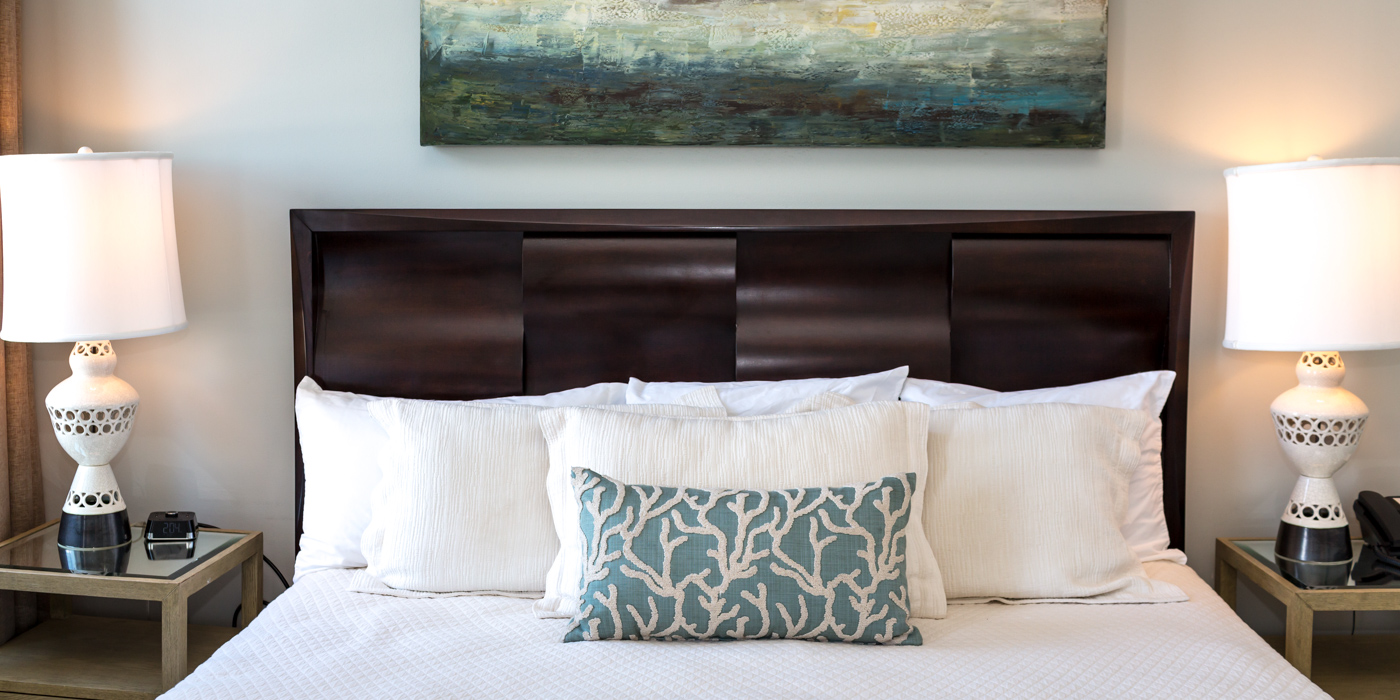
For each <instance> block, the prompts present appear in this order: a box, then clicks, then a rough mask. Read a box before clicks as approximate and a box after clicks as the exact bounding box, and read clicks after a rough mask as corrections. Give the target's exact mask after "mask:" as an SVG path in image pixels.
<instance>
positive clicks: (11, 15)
mask: <svg viewBox="0 0 1400 700" xmlns="http://www.w3.org/2000/svg"><path fill="white" fill-rule="evenodd" d="M19 19H20V0H0V155H7V154H11V153H19V152H20V148H21V146H20V92H19ZM0 235H4V234H3V232H0ZM0 342H2V341H0ZM3 345H4V353H3V355H0V362H4V371H3V372H0V382H3V385H0V388H3V390H4V394H5V404H4V416H3V417H4V420H0V431H3V435H4V440H3V444H4V450H3V451H0V540H6V539H9V538H10V537H13V536H14V535H17V534H19V533H21V532H24V531H25V530H28V529H30V528H33V527H35V526H36V525H39V524H40V523H42V522H43V520H44V494H43V478H42V476H41V474H40V472H39V445H38V442H39V440H38V420H37V416H36V415H35V411H34V372H33V370H32V368H31V367H30V356H29V346H28V345H25V344H23V343H3ZM26 563H28V562H26ZM38 621H39V605H38V602H37V600H36V598H35V596H34V594H32V593H12V592H9V591H4V592H0V642H3V641H5V640H7V639H9V638H10V637H12V636H14V635H15V634H17V633H19V632H23V631H24V630H26V629H29V628H30V627H33V626H34V625H35V624H37V623H38Z"/></svg>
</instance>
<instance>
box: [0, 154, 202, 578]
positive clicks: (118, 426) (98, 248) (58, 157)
mask: <svg viewBox="0 0 1400 700" xmlns="http://www.w3.org/2000/svg"><path fill="white" fill-rule="evenodd" d="M171 160H172V159H171V155H170V154H169V153H93V152H92V149H89V148H84V149H82V150H80V151H79V152H78V153H75V154H45V155H14V156H3V157H0V241H3V247H4V251H3V252H4V301H3V311H0V313H2V314H3V315H0V338H3V339H4V340H7V341H11V342H22V343H54V342H72V343H76V344H75V345H74V346H73V352H72V353H71V354H70V355H69V356H68V365H69V366H70V367H72V369H73V376H71V377H69V378H67V379H65V380H63V381H62V382H60V383H59V384H58V386H55V387H54V388H53V391H50V392H49V394H48V397H47V398H45V399H44V405H45V406H46V407H47V409H48V414H49V418H50V419H51V420H52V422H53V428H54V434H55V435H57V436H58V442H59V444H61V445H62V446H63V449H64V450H65V451H67V452H68V454H69V456H71V457H72V458H73V459H74V460H76V461H77V462H78V471H77V473H76V474H75V475H74V476H73V485H72V487H71V488H70V490H69V491H68V495H67V497H65V498H64V500H63V515H62V519H61V520H60V522H59V535H58V542H59V552H60V555H61V556H62V557H63V559H64V563H65V566H67V567H68V568H69V569H70V570H74V571H82V572H85V573H117V571H119V570H121V569H122V568H124V567H121V566H120V562H119V560H124V559H125V557H126V556H127V555H129V553H130V544H131V526H130V522H129V520H128V518H127V513H126V500H125V499H124V498H122V494H121V490H120V489H118V488H117V480H116V477H115V475H113V473H112V467H111V462H112V458H113V457H116V455H117V453H118V452H120V451H121V449H122V446H123V445H125V444H126V439H127V437H128V436H129V435H130V434H131V425H132V421H133V419H134V418H135V417H136V409H137V406H138V404H139V401H138V397H137V394H136V390H135V389H133V388H132V387H131V385H130V384H127V383H126V382H124V381H122V380H121V379H118V378H117V377H116V376H115V375H114V374H113V372H114V370H115V369H116V365H117V355H116V353H115V352H114V351H113V350H112V342H111V341H113V340H118V339H122V338H137V337H140V336H147V335H157V334H160V333H169V332H171V331H177V330H180V329H182V328H184V327H185V325H186V321H185V302H184V297H183V296H182V294H181V291H180V267H179V263H178V260H177V258H176V253H175V216H174V207H173V203H172V200H171V187H170V178H171Z"/></svg>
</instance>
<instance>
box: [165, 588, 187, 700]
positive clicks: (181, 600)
mask: <svg viewBox="0 0 1400 700" xmlns="http://www.w3.org/2000/svg"><path fill="white" fill-rule="evenodd" d="M188 605H189V599H188V598H186V597H185V596H183V595H180V593H179V591H176V592H175V593H174V594H172V595H170V596H167V597H166V599H165V600H164V601H162V602H161V605H160V680H161V687H162V688H164V689H166V690H170V689H171V688H172V687H174V686H175V684H176V683H179V682H180V680H181V679H183V678H184V677H185V663H186V655H187V651H188V633H189V614H188V613H189V610H188Z"/></svg>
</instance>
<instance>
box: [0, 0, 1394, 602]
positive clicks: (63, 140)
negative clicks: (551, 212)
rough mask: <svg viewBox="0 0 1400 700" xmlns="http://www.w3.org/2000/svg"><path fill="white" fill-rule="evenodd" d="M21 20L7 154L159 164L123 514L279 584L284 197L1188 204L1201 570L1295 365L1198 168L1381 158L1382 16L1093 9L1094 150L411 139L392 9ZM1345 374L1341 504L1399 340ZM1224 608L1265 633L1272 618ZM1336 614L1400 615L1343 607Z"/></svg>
mask: <svg viewBox="0 0 1400 700" xmlns="http://www.w3.org/2000/svg"><path fill="white" fill-rule="evenodd" d="M24 11H25V16H24V64H25V66H24V81H25V84H24V89H25V95H24V97H25V114H24V118H25V127H26V131H27V134H26V147H27V150H29V151H31V152H54V151H73V150H75V149H77V148H78V147H79V146H84V145H86V146H91V147H93V148H94V149H97V150H99V151H120V150H170V151H173V152H174V153H175V154H176V159H175V163H176V166H175V167H176V170H175V172H176V193H175V195H176V219H177V223H178V227H179V236H180V239H179V245H180V264H181V271H182V274H183V276H184V285H185V295H186V297H185V298H186V304H187V308H188V311H189V318H190V327H189V329H188V330H186V331H183V332H181V333H176V334H173V335H168V336H160V337H155V338H146V339H139V340H124V341H119V342H118V343H117V352H118V354H119V356H120V358H121V359H120V362H121V364H120V368H119V372H120V374H121V376H123V377H125V378H126V379H127V380H128V381H130V382H131V383H132V384H133V385H134V386H136V387H137V389H138V390H139V391H140V392H141V394H142V409H141V411H142V413H141V416H140V419H139V420H138V422H137V426H136V429H135V433H134V434H133V436H132V438H131V442H130V444H129V445H128V446H127V448H126V450H125V452H124V453H123V454H122V456H121V457H120V458H119V459H118V460H117V463H116V464H115V468H116V472H117V475H118V478H119V480H120V481H121V483H122V486H123V489H124V491H125V493H126V495H127V498H128V499H129V501H130V502H131V504H132V512H133V513H137V514H144V513H146V512H148V511H150V510H152V509H157V508H160V509H165V508H174V507H180V508H189V509H194V510H196V511H197V512H198V513H199V515H200V518H201V519H202V520H204V521H205V522H212V523H216V524H219V525H222V526H225V527H238V528H256V529H261V530H264V531H265V532H266V533H267V538H268V539H267V551H268V554H269V555H270V556H271V557H272V558H273V559H274V560H275V561H277V562H278V563H279V564H280V565H281V567H282V568H283V570H284V571H287V572H288V573H290V571H291V565H292V329H291V314H290V311H291V291H290V289H291V286H290V285H291V281H290V272H289V266H288V265H289V263H288V219H287V210H288V209H291V208H294V207H295V208H311V207H682V208H691V207H715V208H728V207H774V208H876V209H878V208H934V209H937V208H958V209H967V208H975V209H981V208H991V209H1037V208H1044V209H1187V210H1194V211H1195V212H1197V229H1196V267H1195V299H1194V305H1193V309H1192V329H1191V330H1192V338H1193V342H1192V346H1191V360H1192V363H1191V380H1190V381H1191V386H1190V390H1191V403H1190V428H1189V430H1190V447H1189V450H1188V460H1189V482H1188V497H1187V520H1186V522H1187V536H1188V546H1187V552H1188V554H1189V555H1190V557H1191V560H1192V565H1193V566H1195V567H1196V569H1197V571H1199V572H1200V573H1201V574H1202V575H1203V576H1205V577H1206V578H1207V579H1209V578H1210V577H1211V569H1212V562H1213V558H1214V555H1213V542H1214V539H1215V538H1216V537H1218V536H1244V535H1256V536H1270V535H1272V534H1273V532H1274V529H1275V527H1276V522H1277V518H1278V514H1279V512H1280V509H1281V507H1282V504H1283V503H1284V501H1285V500H1286V498H1287V497H1288V493H1289V490H1290V489H1291V487H1292V482H1293V475H1292V472H1291V470H1290V469H1289V468H1288V467H1287V466H1286V465H1285V464H1284V462H1283V460H1282V455H1281V453H1280V451H1279V449H1278V447H1277V445H1276V444H1275V440H1274V437H1273V433H1272V430H1271V427H1270V422H1269V417H1268V404H1269V402H1270V401H1271V400H1272V399H1273V397H1274V396H1276V395H1277V394H1279V393H1280V392H1282V391H1283V390H1285V389H1287V388H1288V387H1290V386H1292V385H1293V384H1294V383H1295V381H1294V378H1293V370H1292V365H1293V362H1294V361H1295V359H1296V358H1295V357H1294V356H1292V355H1289V354H1276V353H1262V352H1237V351H1227V350H1223V349H1222V348H1221V347H1220V338H1221V332H1222V328H1223V323H1224V310H1225V309H1224V285H1225V187H1224V182H1223V180H1222V177H1221V170H1222V169H1224V168H1226V167H1230V166H1234V165H1243V164H1251V163H1265V162H1273V161H1285V160H1298V159H1302V158H1305V157H1306V156H1308V155H1309V154H1313V153H1318V154H1321V155H1323V156H1327V157H1350V156H1395V155H1400V129H1397V126H1400V90H1397V89H1395V85H1396V84H1397V83H1400V42H1396V41H1395V40H1394V37H1395V36H1396V34H1397V30H1400V3H1396V2H1394V0H1349V1H1348V2H1344V3H1319V2H1314V1H1312V0H1175V1H1173V2H1162V1H1161V0H1112V3H1111V7H1110V23H1109V37H1110V38H1109V103H1108V105H1109V106H1108V116H1109V121H1108V147H1107V148H1106V149H1104V150H1100V151H1032V150H1012V149H1008V150H961V151H959V150H932V149H930V150H917V149H905V150H895V149H884V150H875V149H870V150H849V149H831V150H818V149H795V148H794V149H777V148H750V149H741V148H673V149H665V148H654V149H647V148H624V147H599V148H573V147H495V148H465V147H457V148H422V147H419V146H418V128H417V115H418V107H417V99H418V95H417V92H418V82H417V81H418V62H417V61H418V51H417V44H418V4H417V2H415V1H414V0H375V1H369V0H359V1H357V2H346V1H344V0H340V1H336V2H332V1H331V0H297V1H295V2H288V1H287V0H239V1H238V2H188V1H187V0H38V1H31V2H29V3H27V4H26V6H25V10H24ZM67 351H68V348H67V347H61V346H57V345H54V346H42V347H40V349H39V350H38V353H37V356H38V363H37V379H38V385H39V389H40V393H41V394H42V393H44V392H46V391H47V390H48V388H49V387H51V386H53V385H54V384H55V383H57V382H58V381H59V380H61V379H62V378H63V377H64V376H66V375H67V373H68V370H67V366H66V360H65V355H66V353H67ZM1346 360H1347V363H1348V366H1349V368H1350V376H1349V377H1348V379H1347V386H1349V387H1350V388H1352V389H1353V390H1354V391H1355V392H1356V393H1358V394H1359V395H1361V397H1362V398H1363V399H1365V400H1366V401H1367V402H1368V403H1369V404H1370V406H1371V409H1372V416H1373V418H1372V421H1371V423H1370V425H1369V431H1368V433H1367V435H1366V436H1365V438H1364V440H1363V442H1362V446H1361V449H1360V450H1359V451H1358V452H1357V455H1356V458H1355V459H1354V460H1353V461H1352V464H1351V465H1350V466H1348V467H1347V468H1346V469H1345V470H1343V471H1342V472H1341V474H1340V475H1339V476H1338V482H1339V485H1340V487H1341V490H1342V492H1343V494H1344V497H1345V498H1346V499H1347V500H1350V498H1351V497H1352V496H1353V495H1354V494H1355V493H1356V491H1357V490H1358V489H1359V488H1362V487H1365V488H1372V489H1377V490H1381V491H1386V492H1390V493H1400V391H1397V389H1400V352H1396V351H1387V352H1371V353H1351V354H1349V355H1347V357H1346ZM46 429H47V427H46ZM43 455H44V460H45V483H44V488H45V489H46V494H47V499H48V501H49V510H50V514H51V515H53V516H57V514H58V512H59V501H60V500H61V499H62V497H63V494H64V493H65V492H66V490H67V487H68V483H69V480H70V478H71V477H72V474H73V471H74V466H73V464H72V462H71V461H70V460H69V459H68V458H67V456H65V455H64V454H63V453H62V451H61V450H60V449H59V448H58V445H57V443H56V442H55V441H54V440H53V437H52V434H51V433H47V432H46V433H45V436H44V452H43ZM277 589H278V586H277V584H276V583H275V582H274V581H271V579H269V583H268V585H267V590H268V591H269V592H270V593H272V592H276V591H277ZM1245 597H1246V598H1248V597H1249V596H1248V594H1247V592H1246V596H1245ZM196 604H197V606H200V607H197V608H196V613H195V617H196V619H202V620H208V621H221V620H226V619H227V617H228V614H229V613H230V612H231V610H232V608H233V605H234V604H235V598H234V596H233V590H232V587H230V586H227V585H226V586H224V588H223V590H221V591H217V592H214V593H211V594H209V595H206V596H203V597H202V598H201V599H199V600H197V601H196ZM1243 611H1244V614H1245V616H1246V618H1247V619H1249V620H1250V621H1251V623H1253V624H1255V625H1256V626H1257V627H1259V628H1260V629H1266V630H1277V629H1279V627H1280V622H1279V620H1280V617H1279V609H1278V608H1277V607H1276V606H1269V605H1265V604H1262V603H1258V602H1254V601H1252V600H1247V601H1245V602H1244V604H1243ZM1350 622H1351V619H1350V617H1349V616H1347V617H1345V618H1342V617H1340V616H1335V617H1333V618H1330V619H1328V620H1325V621H1324V624H1327V625H1331V626H1333V627H1336V626H1338V625H1342V626H1349V625H1350ZM1360 625H1361V628H1362V629H1368V628H1371V629H1374V628H1380V627H1383V626H1384V627H1392V628H1394V627H1400V619H1397V617H1396V616H1389V617H1387V616H1386V614H1378V613H1368V614H1365V615H1363V617H1362V619H1361V621H1360Z"/></svg>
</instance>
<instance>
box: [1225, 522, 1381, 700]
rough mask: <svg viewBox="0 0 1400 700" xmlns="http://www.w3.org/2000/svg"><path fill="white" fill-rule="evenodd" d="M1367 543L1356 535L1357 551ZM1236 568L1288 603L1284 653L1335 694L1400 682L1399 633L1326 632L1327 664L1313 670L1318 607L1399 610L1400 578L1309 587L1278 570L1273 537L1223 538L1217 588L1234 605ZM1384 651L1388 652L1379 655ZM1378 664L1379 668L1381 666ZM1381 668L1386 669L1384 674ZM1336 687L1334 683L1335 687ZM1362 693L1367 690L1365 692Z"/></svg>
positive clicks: (1354, 542) (1321, 608) (1296, 666)
mask: <svg viewBox="0 0 1400 700" xmlns="http://www.w3.org/2000/svg"><path fill="white" fill-rule="evenodd" d="M1364 546H1365V543H1364V542H1362V541H1361V540H1354V541H1352V549H1353V551H1354V552H1355V554H1356V555H1357V556H1359V555H1360V553H1361V548H1362V547H1364ZM1238 574H1244V577H1245V578H1247V579H1249V580H1250V581H1253V582H1254V583H1255V584H1257V585H1258V586H1259V587H1260V588H1262V589H1264V591H1265V592H1266V593H1268V594H1269V595H1271V596H1273V597H1274V598H1275V599H1277V600H1278V601H1279V602H1280V603H1283V604H1284V606H1285V607H1287V609H1288V613H1287V622H1286V624H1285V627H1284V639H1283V655H1284V658H1286V659H1288V662H1289V663H1291V664H1293V666H1294V668H1297V669H1298V670H1299V671H1301V672H1302V673H1303V675H1305V676H1308V677H1309V678H1313V679H1314V680H1315V681H1317V682H1318V684H1319V685H1322V686H1323V689H1324V690H1327V691H1328V692H1331V693H1332V694H1333V695H1335V696H1337V697H1339V698H1340V697H1343V696H1347V695H1350V694H1351V690H1352V689H1353V688H1356V689H1359V688H1360V686H1370V685H1383V686H1385V687H1387V688H1389V689H1391V690H1392V691H1393V688H1394V684H1395V683H1396V682H1400V637H1396V636H1394V635H1357V636H1354V637H1353V636H1349V635H1348V636H1346V637H1341V636H1337V637H1331V636H1329V637H1324V638H1323V639H1326V640H1327V642H1326V644H1327V645H1328V648H1327V649H1326V653H1325V654H1322V653H1320V654H1319V656H1318V659H1319V663H1320V664H1321V663H1322V662H1323V660H1324V659H1325V660H1326V662H1327V663H1326V665H1325V667H1324V666H1320V667H1319V668H1318V673H1317V674H1316V675H1315V674H1314V673H1313V671H1314V668H1313V613H1314V612H1317V611H1329V610H1340V611H1352V610H1400V582H1391V583H1389V584H1386V585H1383V586H1358V585H1355V583H1354V582H1352V581H1351V580H1350V579H1348V581H1347V582H1346V583H1345V584H1342V585H1336V586H1330V587H1318V588H1305V587H1303V586H1301V585H1299V584H1297V583H1295V582H1293V581H1292V580H1291V579H1289V578H1287V577H1285V576H1284V574H1283V573H1281V572H1280V571H1279V567H1278V563H1277V562H1276V560H1275V559H1274V540H1272V539H1262V538H1246V537H1239V538H1224V537H1222V538H1220V539H1217V540H1216V541H1215V590H1216V592H1218V593H1219V594H1220V597H1221V598H1224V599H1225V602H1226V603H1229V604H1230V607H1231V608H1233V607H1235V585H1236V582H1237V580H1238V578H1237V576H1238ZM1381 656H1384V658H1380V657H1381ZM1377 669H1379V671H1378V670H1377ZM1377 673H1381V674H1385V675H1386V677H1385V678H1384V679H1381V678H1379V677H1377V675H1376V674H1377ZM1334 688H1335V689H1334ZM1363 696H1364V695H1363Z"/></svg>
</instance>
